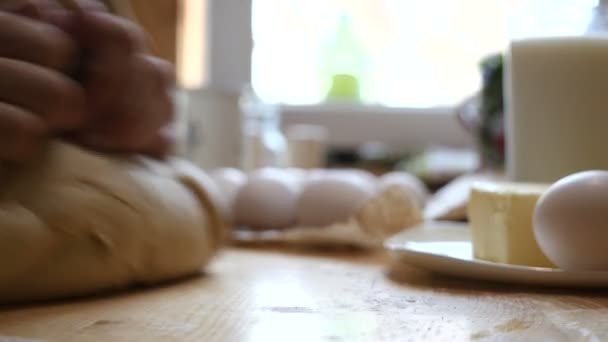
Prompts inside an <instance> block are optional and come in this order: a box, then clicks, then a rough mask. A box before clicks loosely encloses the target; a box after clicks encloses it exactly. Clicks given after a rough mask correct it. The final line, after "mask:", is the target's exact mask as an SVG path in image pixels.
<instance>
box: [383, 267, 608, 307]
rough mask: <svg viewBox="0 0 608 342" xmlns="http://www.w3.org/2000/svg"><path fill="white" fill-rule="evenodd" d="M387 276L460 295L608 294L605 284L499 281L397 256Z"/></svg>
mask: <svg viewBox="0 0 608 342" xmlns="http://www.w3.org/2000/svg"><path fill="white" fill-rule="evenodd" d="M388 265H389V266H388V270H387V277H388V279H389V280H391V281H392V282H393V283H396V284H398V285H401V286H408V287H416V288H426V289H433V291H438V292H449V293H451V294H459V295H476V296H477V295H480V294H483V293H488V294H490V293H505V294H507V293H522V294H523V293H534V294H539V295H543V294H547V295H575V296H593V297H606V298H608V288H587V289H583V288H565V287H547V286H540V285H539V286H534V285H520V284H510V283H499V282H492V281H483V280H471V279H464V278H458V277H452V276H446V275H442V274H437V273H433V272H429V271H426V270H423V269H418V268H414V267H412V266H408V265H405V264H403V263H400V262H398V261H396V260H392V261H391V262H389V264H388Z"/></svg>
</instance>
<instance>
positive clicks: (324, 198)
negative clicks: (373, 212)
mask: <svg viewBox="0 0 608 342" xmlns="http://www.w3.org/2000/svg"><path fill="white" fill-rule="evenodd" d="M375 193H376V186H375V184H373V183H372V182H370V181H368V179H366V178H365V177H361V176H359V175H357V174H355V173H348V172H344V173H340V172H328V173H325V174H319V175H317V176H316V177H315V178H313V179H310V180H309V181H308V182H306V184H305V185H304V188H303V190H302V194H301V195H300V198H299V200H298V204H297V210H296V217H297V222H298V225H301V226H327V225H331V224H334V223H339V222H345V221H347V220H348V219H349V218H350V217H352V216H353V215H354V214H355V212H356V210H357V209H359V208H360V207H361V206H362V205H363V204H364V203H365V202H366V201H368V200H369V199H370V198H371V197H372V196H373V195H374V194H375Z"/></svg>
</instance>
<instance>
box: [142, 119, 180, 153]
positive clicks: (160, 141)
mask: <svg viewBox="0 0 608 342" xmlns="http://www.w3.org/2000/svg"><path fill="white" fill-rule="evenodd" d="M175 141H176V137H175V131H174V130H173V129H172V128H170V127H165V128H163V129H161V130H160V131H159V132H158V134H156V136H155V137H154V139H152V141H150V143H149V144H148V145H147V146H145V147H144V148H143V149H142V150H141V153H144V154H147V155H150V156H152V157H155V158H163V157H166V156H168V155H171V154H173V153H175Z"/></svg>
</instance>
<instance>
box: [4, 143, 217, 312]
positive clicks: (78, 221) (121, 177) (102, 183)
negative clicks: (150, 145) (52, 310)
mask: <svg viewBox="0 0 608 342" xmlns="http://www.w3.org/2000/svg"><path fill="white" fill-rule="evenodd" d="M5 171H6V174H5V176H4V177H3V179H2V182H1V184H0V189H1V191H0V302H14V301H23V300H39V299H53V298H60V297H71V296H80V295H85V294H91V293H94V292H98V291H102V290H108V289H117V288H123V287H126V286H129V285H133V284H150V283H155V282H160V281H166V280H169V279H173V278H176V277H182V276H185V275H189V274H194V273H197V272H199V271H200V270H201V268H202V267H204V266H205V264H206V263H207V262H208V261H209V260H210V258H211V257H212V256H213V255H214V253H215V251H216V250H217V249H218V247H219V246H220V243H221V240H222V236H223V234H224V230H225V223H224V221H223V219H222V215H221V212H220V210H219V209H218V206H217V203H218V192H217V189H216V188H214V185H213V182H212V181H211V180H210V179H209V178H207V176H206V175H205V174H204V173H202V172H201V171H200V170H198V169H197V168H196V167H194V166H192V165H190V164H188V163H187V162H180V161H172V162H162V163H161V162H157V161H153V160H149V159H146V158H143V157H141V158H140V157H130V158H118V157H116V158H112V157H108V156H105V155H102V154H97V153H94V152H89V151H86V150H83V149H80V148H78V147H75V146H72V145H69V144H65V143H60V142H51V143H49V145H48V148H47V149H46V150H45V151H44V153H43V154H42V155H40V156H39V157H38V158H36V159H35V161H34V162H32V163H29V164H25V165H19V166H12V167H9V168H7V169H6V170H5Z"/></svg>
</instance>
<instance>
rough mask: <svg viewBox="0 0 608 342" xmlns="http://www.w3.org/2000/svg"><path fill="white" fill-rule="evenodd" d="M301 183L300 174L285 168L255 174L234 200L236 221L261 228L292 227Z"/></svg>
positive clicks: (260, 171)
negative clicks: (297, 174) (298, 175)
mask: <svg viewBox="0 0 608 342" xmlns="http://www.w3.org/2000/svg"><path fill="white" fill-rule="evenodd" d="M300 183H301V180H300V178H299V177H297V176H296V175H294V174H293V173H291V172H289V171H286V170H282V169H276V168H265V169H261V170H258V171H256V172H254V173H252V174H251V175H250V176H249V180H248V181H247V184H245V185H244V186H243V187H241V188H240V190H239V192H238V194H237V196H236V199H235V202H234V208H233V210H234V215H235V222H236V224H237V225H241V226H246V227H249V228H252V229H258V230H266V229H284V228H288V227H290V226H292V225H293V224H294V221H295V206H296V200H297V198H298V195H299V193H300Z"/></svg>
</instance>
